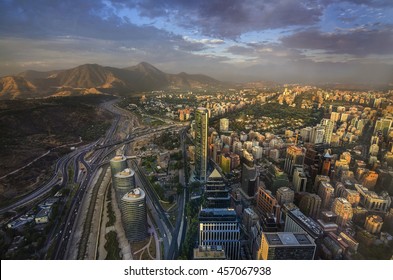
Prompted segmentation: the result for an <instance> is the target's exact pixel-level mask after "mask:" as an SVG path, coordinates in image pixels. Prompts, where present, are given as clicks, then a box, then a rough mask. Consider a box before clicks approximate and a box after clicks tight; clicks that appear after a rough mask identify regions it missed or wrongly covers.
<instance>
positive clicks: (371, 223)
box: [364, 215, 383, 234]
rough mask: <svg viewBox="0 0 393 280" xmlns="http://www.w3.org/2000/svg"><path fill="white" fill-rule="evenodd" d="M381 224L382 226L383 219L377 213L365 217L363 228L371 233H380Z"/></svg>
mask: <svg viewBox="0 0 393 280" xmlns="http://www.w3.org/2000/svg"><path fill="white" fill-rule="evenodd" d="M382 226H383V219H382V218H381V217H380V216H378V215H370V216H368V217H367V218H366V222H365V223H364V228H365V229H366V230H367V231H368V232H370V233H372V234H377V233H380V232H381V229H382Z"/></svg>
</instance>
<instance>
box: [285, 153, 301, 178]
mask: <svg viewBox="0 0 393 280" xmlns="http://www.w3.org/2000/svg"><path fill="white" fill-rule="evenodd" d="M304 154H305V151H304V150H303V149H302V148H300V147H297V146H289V147H288V148H287V155H286V157H285V163H284V171H285V172H286V173H287V174H288V175H289V176H292V174H293V169H294V168H295V166H303V162H304Z"/></svg>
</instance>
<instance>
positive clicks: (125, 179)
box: [113, 168, 135, 203]
mask: <svg viewBox="0 0 393 280" xmlns="http://www.w3.org/2000/svg"><path fill="white" fill-rule="evenodd" d="M113 185H114V187H115V191H116V198H117V202H118V203H120V200H121V198H122V197H123V196H124V195H125V194H126V193H128V192H129V191H130V190H131V189H133V188H135V172H134V170H132V169H130V168H126V169H124V170H123V171H120V172H118V173H116V174H115V178H114V181H113Z"/></svg>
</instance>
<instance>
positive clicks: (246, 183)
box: [241, 163, 259, 197]
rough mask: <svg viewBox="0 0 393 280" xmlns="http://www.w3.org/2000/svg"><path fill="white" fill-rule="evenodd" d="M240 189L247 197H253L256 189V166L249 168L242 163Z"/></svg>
mask: <svg viewBox="0 0 393 280" xmlns="http://www.w3.org/2000/svg"><path fill="white" fill-rule="evenodd" d="M241 179H242V182H241V188H242V190H243V192H244V193H245V194H246V195H247V196H249V197H253V196H254V194H255V190H256V188H257V187H258V182H259V180H258V170H257V168H256V166H254V165H253V166H252V167H251V166H249V165H248V164H246V163H243V168H242V175H241Z"/></svg>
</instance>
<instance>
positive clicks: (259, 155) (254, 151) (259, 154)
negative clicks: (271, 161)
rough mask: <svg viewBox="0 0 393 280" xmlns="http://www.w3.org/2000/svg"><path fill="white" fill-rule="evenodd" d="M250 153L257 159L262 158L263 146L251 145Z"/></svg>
mask: <svg viewBox="0 0 393 280" xmlns="http://www.w3.org/2000/svg"><path fill="white" fill-rule="evenodd" d="M251 151H252V155H253V157H254V158H255V159H256V160H258V159H261V158H262V154H263V148H262V147H259V146H253V147H252V149H251Z"/></svg>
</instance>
